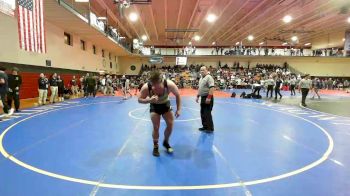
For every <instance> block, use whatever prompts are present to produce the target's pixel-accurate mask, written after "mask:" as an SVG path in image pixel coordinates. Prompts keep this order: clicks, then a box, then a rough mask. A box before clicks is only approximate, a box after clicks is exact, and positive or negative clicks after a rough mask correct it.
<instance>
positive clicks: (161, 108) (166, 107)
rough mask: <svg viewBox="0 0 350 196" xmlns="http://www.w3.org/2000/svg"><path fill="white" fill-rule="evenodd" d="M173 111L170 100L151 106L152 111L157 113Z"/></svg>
mask: <svg viewBox="0 0 350 196" xmlns="http://www.w3.org/2000/svg"><path fill="white" fill-rule="evenodd" d="M170 111H172V109H171V106H170V102H169V101H168V102H167V103H164V104H151V106H150V113H156V114H158V115H163V114H165V113H167V112H170Z"/></svg>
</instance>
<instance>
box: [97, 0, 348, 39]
mask: <svg viewBox="0 0 350 196" xmlns="http://www.w3.org/2000/svg"><path fill="white" fill-rule="evenodd" d="M94 1H100V0H92V1H91V2H92V5H94V3H93V2H94ZM104 2H105V3H106V4H107V5H108V7H109V8H110V9H111V12H112V13H113V15H114V16H113V17H115V18H116V19H117V20H118V22H116V24H118V27H120V28H122V29H123V30H124V32H125V33H126V34H127V35H129V37H130V38H141V36H142V35H146V36H147V37H148V40H147V41H146V42H145V44H146V45H156V46H176V45H187V44H188V43H189V42H190V41H192V43H193V44H194V45H198V46H210V45H212V43H213V42H216V44H217V45H220V46H230V45H234V44H235V43H236V42H240V41H242V42H243V43H244V44H246V45H259V43H261V42H264V45H265V44H266V43H267V45H281V44H282V43H283V42H285V41H287V42H290V41H291V37H292V36H297V37H298V39H299V41H298V43H299V45H302V44H305V43H308V42H312V41H313V40H314V39H316V38H318V37H322V36H323V37H324V36H325V35H329V34H331V33H334V32H345V30H346V29H347V28H349V27H350V23H348V22H347V18H348V17H350V1H349V0H152V2H151V3H150V4H146V5H144V4H143V5H138V4H134V5H132V6H131V7H129V8H127V9H126V10H125V13H124V15H125V17H121V15H120V13H119V12H118V9H116V5H114V4H113V0H104ZM113 6H114V7H113ZM93 9H95V10H96V12H102V11H103V10H101V9H99V8H98V7H93ZM131 12H136V13H137V14H138V15H139V20H138V21H136V22H131V21H129V19H128V17H127V16H128V15H129V13H131ZM209 14H215V15H216V16H217V20H216V21H215V22H213V23H209V22H208V21H207V20H206V18H207V16H208V15H209ZM285 15H291V16H292V17H293V20H292V22H290V23H288V24H285V23H284V22H283V21H282V18H283V17H284V16H285ZM115 21H116V20H115ZM166 29H198V32H166ZM195 35H198V36H200V37H201V40H200V41H194V40H193V37H194V36H195ZM248 35H253V36H254V40H253V41H248V40H247V37H248ZM266 40H267V42H266Z"/></svg>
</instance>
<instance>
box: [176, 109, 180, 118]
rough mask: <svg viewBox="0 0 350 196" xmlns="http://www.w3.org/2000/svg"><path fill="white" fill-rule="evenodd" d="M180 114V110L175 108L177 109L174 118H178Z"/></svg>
mask: <svg viewBox="0 0 350 196" xmlns="http://www.w3.org/2000/svg"><path fill="white" fill-rule="evenodd" d="M180 115H181V110H177V111H176V112H175V117H176V118H179V116H180Z"/></svg>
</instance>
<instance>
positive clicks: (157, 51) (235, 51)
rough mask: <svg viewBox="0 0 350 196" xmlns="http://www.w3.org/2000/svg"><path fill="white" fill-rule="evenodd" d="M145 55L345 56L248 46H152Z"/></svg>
mask: <svg viewBox="0 0 350 196" xmlns="http://www.w3.org/2000/svg"><path fill="white" fill-rule="evenodd" d="M144 51H148V52H146V53H143V55H146V56H147V55H165V56H168V55H169V56H173V55H175V56H177V55H188V56H201V55H205V56H208V55H209V56H211V55H213V56H217V55H219V56H318V57H326V56H327V57H329V56H332V57H344V54H343V51H342V50H337V49H334V50H333V51H332V52H330V50H329V51H328V52H322V53H316V52H315V50H311V49H290V48H285V49H280V48H278V49H272V48H267V49H266V48H263V47H261V48H258V47H256V48H254V47H251V48H250V47H247V48H244V49H239V48H235V47H233V48H228V47H227V48H222V50H221V48H219V49H218V50H217V49H216V48H196V49H194V50H193V48H192V50H186V48H151V49H149V50H144Z"/></svg>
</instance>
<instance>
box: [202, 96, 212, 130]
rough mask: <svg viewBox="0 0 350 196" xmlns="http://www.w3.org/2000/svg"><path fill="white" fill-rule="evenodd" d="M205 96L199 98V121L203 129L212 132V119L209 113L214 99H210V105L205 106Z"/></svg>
mask: <svg viewBox="0 0 350 196" xmlns="http://www.w3.org/2000/svg"><path fill="white" fill-rule="evenodd" d="M206 99H207V96H202V97H201V119H202V125H203V128H205V129H206V130H209V131H214V124H213V117H212V115H211V111H212V110H213V106H214V97H212V98H211V101H210V104H206V103H205V100H206Z"/></svg>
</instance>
